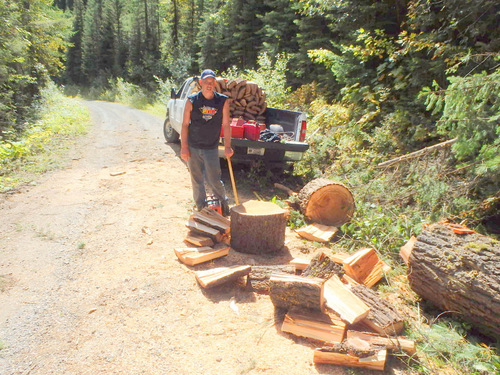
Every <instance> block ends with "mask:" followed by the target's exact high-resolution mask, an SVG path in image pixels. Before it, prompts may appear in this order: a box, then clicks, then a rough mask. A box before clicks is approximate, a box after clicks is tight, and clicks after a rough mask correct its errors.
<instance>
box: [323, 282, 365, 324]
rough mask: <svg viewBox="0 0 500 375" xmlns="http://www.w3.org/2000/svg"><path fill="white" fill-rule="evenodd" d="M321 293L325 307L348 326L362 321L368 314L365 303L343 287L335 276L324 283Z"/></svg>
mask: <svg viewBox="0 0 500 375" xmlns="http://www.w3.org/2000/svg"><path fill="white" fill-rule="evenodd" d="M323 293H324V298H325V301H326V302H325V303H326V306H327V307H328V308H330V309H332V310H333V311H335V312H336V313H337V314H339V315H340V317H341V318H342V319H343V320H345V321H346V322H348V323H350V324H354V323H356V322H359V321H360V320H363V319H364V318H366V317H367V316H368V313H369V312H370V308H369V307H368V306H367V305H366V303H364V302H363V301H362V300H361V299H360V298H359V297H357V296H356V295H355V294H353V293H352V292H351V291H350V290H349V289H348V288H347V287H345V286H344V284H343V283H342V281H340V279H339V277H338V276H336V275H334V276H332V277H331V278H330V279H329V280H328V281H327V282H326V283H325V285H324V292H323Z"/></svg>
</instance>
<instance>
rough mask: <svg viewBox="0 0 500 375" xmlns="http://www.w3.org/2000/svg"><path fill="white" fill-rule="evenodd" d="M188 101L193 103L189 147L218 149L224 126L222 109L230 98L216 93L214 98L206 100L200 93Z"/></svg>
mask: <svg viewBox="0 0 500 375" xmlns="http://www.w3.org/2000/svg"><path fill="white" fill-rule="evenodd" d="M188 99H189V100H190V101H191V103H193V110H192V111H191V123H190V124H189V132H188V142H189V146H190V147H194V148H201V149H212V148H217V145H218V144H219V138H220V130H221V125H222V108H223V107H224V103H225V102H226V100H227V99H228V97H227V96H226V95H222V94H219V93H218V92H215V91H214V97H213V98H212V99H206V98H205V97H204V96H203V94H202V92H201V91H199V92H197V93H196V94H193V95H189V96H188Z"/></svg>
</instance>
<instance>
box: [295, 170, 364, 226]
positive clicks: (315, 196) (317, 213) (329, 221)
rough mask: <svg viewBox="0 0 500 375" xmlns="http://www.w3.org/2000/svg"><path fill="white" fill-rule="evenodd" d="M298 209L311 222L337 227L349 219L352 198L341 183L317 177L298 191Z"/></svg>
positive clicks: (352, 206) (351, 213)
mask: <svg viewBox="0 0 500 375" xmlns="http://www.w3.org/2000/svg"><path fill="white" fill-rule="evenodd" d="M298 199H299V202H300V209H301V211H302V213H303V214H304V215H305V216H306V218H307V219H308V220H310V221H312V222H315V223H320V224H324V225H331V226H335V227H339V226H341V225H342V224H344V223H346V222H348V221H349V220H351V218H352V215H353V214H354V209H355V204H354V198H353V196H352V193H351V192H350V190H349V189H348V188H347V187H346V186H344V185H343V184H341V183H338V182H335V181H332V180H328V179H326V178H317V179H315V180H312V181H310V182H309V183H308V184H306V185H305V186H304V187H303V188H302V189H301V190H300V192H299V195H298Z"/></svg>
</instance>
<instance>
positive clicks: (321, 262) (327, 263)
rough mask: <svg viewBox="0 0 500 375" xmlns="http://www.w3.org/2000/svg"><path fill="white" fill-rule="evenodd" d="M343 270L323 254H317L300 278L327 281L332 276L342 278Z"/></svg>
mask: <svg viewBox="0 0 500 375" xmlns="http://www.w3.org/2000/svg"><path fill="white" fill-rule="evenodd" d="M343 274H344V270H343V267H342V265H341V264H339V263H336V262H334V261H333V260H331V259H330V257H328V256H327V255H326V254H325V253H323V252H322V253H319V254H317V255H316V256H315V257H314V258H313V259H312V260H311V262H310V263H309V265H308V266H307V267H306V268H305V270H304V271H303V272H302V276H307V277H319V278H321V279H325V280H327V279H329V278H330V277H332V276H333V275H337V276H339V277H342V275H343Z"/></svg>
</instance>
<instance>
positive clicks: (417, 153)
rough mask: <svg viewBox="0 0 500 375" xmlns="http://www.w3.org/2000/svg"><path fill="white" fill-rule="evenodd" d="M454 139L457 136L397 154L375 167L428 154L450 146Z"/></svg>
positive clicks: (387, 165)
mask: <svg viewBox="0 0 500 375" xmlns="http://www.w3.org/2000/svg"><path fill="white" fill-rule="evenodd" d="M456 141H457V138H453V139H450V140H448V141H445V142H441V143H437V144H435V145H432V146H428V147H425V148H423V149H421V150H418V151H414V152H411V153H409V154H406V155H403V156H399V157H397V158H394V159H391V160H388V161H384V162H383V163H379V164H378V165H377V168H383V167H389V166H391V165H393V164H397V163H400V162H402V161H404V160H408V159H412V158H418V157H420V156H422V155H425V154H428V153H429V152H431V151H435V150H438V149H440V148H443V147H446V146H450V145H452V144H453V143H455V142H456Z"/></svg>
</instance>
